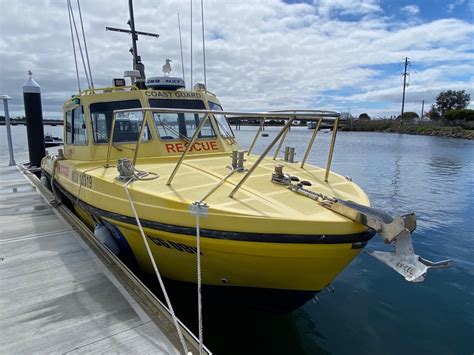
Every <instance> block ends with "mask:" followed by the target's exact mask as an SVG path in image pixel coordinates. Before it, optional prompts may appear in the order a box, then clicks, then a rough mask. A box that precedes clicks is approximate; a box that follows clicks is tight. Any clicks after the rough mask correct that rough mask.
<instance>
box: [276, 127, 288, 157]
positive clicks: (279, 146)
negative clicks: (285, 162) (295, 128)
mask: <svg viewBox="0 0 474 355" xmlns="http://www.w3.org/2000/svg"><path fill="white" fill-rule="evenodd" d="M289 129H290V126H288V129H287V130H285V133H283V135H282V137H281V140H280V142H279V143H278V147H277V149H276V151H275V155H273V160H276V158H277V157H278V154H279V153H280V149H281V146H282V144H283V142H284V141H285V138H286V134H287V133H288V130H289Z"/></svg>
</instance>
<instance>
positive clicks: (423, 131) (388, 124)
mask: <svg viewBox="0 0 474 355" xmlns="http://www.w3.org/2000/svg"><path fill="white" fill-rule="evenodd" d="M473 128H474V127H469V126H468V127H463V126H450V125H445V124H443V123H441V122H440V123H437V122H413V123H407V122H404V123H403V125H400V121H398V120H370V121H353V122H352V125H351V124H350V123H347V124H346V125H345V126H344V127H342V130H344V131H363V132H388V133H405V134H416V135H424V136H439V137H452V138H463V139H474V129H473Z"/></svg>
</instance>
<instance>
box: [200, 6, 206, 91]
mask: <svg viewBox="0 0 474 355" xmlns="http://www.w3.org/2000/svg"><path fill="white" fill-rule="evenodd" d="M201 25H202V60H203V64H204V86H206V89H207V77H206V45H205V42H206V41H205V38H204V0H201Z"/></svg>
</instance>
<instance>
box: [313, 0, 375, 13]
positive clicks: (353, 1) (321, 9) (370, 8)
mask: <svg viewBox="0 0 474 355" xmlns="http://www.w3.org/2000/svg"><path fill="white" fill-rule="evenodd" d="M314 4H315V5H316V7H317V10H318V13H319V14H320V15H322V16H329V15H331V14H334V13H340V14H341V15H365V14H370V13H375V12H381V11H382V9H381V7H380V5H379V4H378V1H377V0H314Z"/></svg>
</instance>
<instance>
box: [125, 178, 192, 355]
mask: <svg viewBox="0 0 474 355" xmlns="http://www.w3.org/2000/svg"><path fill="white" fill-rule="evenodd" d="M134 180H135V179H134V178H133V177H132V178H131V179H130V180H128V181H127V182H126V183H125V185H124V188H125V192H126V194H127V198H128V202H129V203H130V207H131V208H132V212H133V215H134V216H135V220H136V222H137V226H138V229H139V230H140V235H141V236H142V239H143V243H144V244H145V248H146V251H147V253H148V256H149V257H150V261H151V264H152V265H153V269H154V270H155V274H156V277H157V279H158V282H159V283H160V286H161V290H162V291H163V295H164V296H165V300H166V304H167V305H168V309H169V311H170V313H171V316H172V317H173V322H174V325H175V327H176V330H177V332H178V337H179V340H180V342H181V345H182V346H183V350H184V353H185V354H188V347H187V346H186V343H185V341H184V337H183V334H182V332H181V328H180V327H179V324H178V318H176V315H175V313H174V310H173V306H172V305H171V301H170V299H169V297H168V293H167V292H166V288H165V284H164V283H163V280H162V278H161V274H160V271H159V270H158V265H156V262H155V259H154V257H153V254H152V252H151V249H150V246H149V245H148V242H147V239H146V236H145V232H144V231H143V228H142V224H141V222H140V219H139V218H138V214H137V211H136V209H135V205H134V203H133V200H132V197H131V196H130V192H129V191H128V185H129V184H130V183H131V182H133V181H134Z"/></svg>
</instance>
